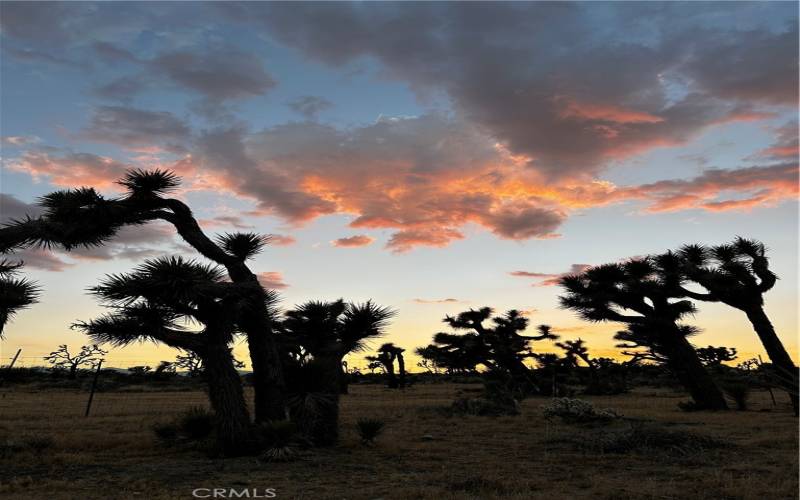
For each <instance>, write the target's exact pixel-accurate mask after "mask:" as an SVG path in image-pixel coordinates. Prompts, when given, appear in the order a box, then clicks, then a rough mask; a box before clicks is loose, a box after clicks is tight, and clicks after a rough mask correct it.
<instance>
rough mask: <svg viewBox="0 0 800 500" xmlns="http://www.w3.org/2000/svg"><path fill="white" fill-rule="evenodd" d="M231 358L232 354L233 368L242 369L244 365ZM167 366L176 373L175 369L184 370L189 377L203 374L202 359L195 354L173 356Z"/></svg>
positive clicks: (187, 353)
mask: <svg viewBox="0 0 800 500" xmlns="http://www.w3.org/2000/svg"><path fill="white" fill-rule="evenodd" d="M232 356H233V354H231V360H232V361H233V367H234V368H236V369H239V368H244V363H243V362H241V361H239V360H238V359H236V358H234V357H232ZM162 363H166V361H162ZM169 364H170V365H172V369H173V371H176V370H177V369H181V370H185V371H186V372H187V373H188V374H189V376H190V377H197V376H199V375H202V374H203V372H204V370H203V358H202V357H200V356H199V355H198V354H197V353H195V352H191V351H189V352H186V353H185V354H178V355H177V356H175V361H174V362H172V363H169Z"/></svg>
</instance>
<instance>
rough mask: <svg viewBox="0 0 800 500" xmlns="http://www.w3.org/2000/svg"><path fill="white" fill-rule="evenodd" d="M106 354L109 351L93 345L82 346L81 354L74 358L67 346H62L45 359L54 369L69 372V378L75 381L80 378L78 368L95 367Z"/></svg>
mask: <svg viewBox="0 0 800 500" xmlns="http://www.w3.org/2000/svg"><path fill="white" fill-rule="evenodd" d="M106 354H108V351H104V350H103V349H100V348H99V347H97V345H96V344H93V345H85V346H82V347H81V350H80V352H78V354H75V355H74V356H73V355H71V354H70V353H69V349H68V348H67V344H61V345H60V346H58V349H56V350H55V351H53V352H51V353H50V354H48V355H47V356H45V357H44V359H45V360H47V362H48V363H50V364H51V365H53V366H54V367H57V368H65V369H67V370H69V378H71V379H74V378H76V377H77V376H78V368H80V367H81V366H84V365H85V366H89V367H95V366H97V363H99V362H100V360H101V359H103V356H105V355H106Z"/></svg>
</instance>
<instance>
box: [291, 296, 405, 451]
mask: <svg viewBox="0 0 800 500" xmlns="http://www.w3.org/2000/svg"><path fill="white" fill-rule="evenodd" d="M392 316H394V311H392V310H391V309H389V308H386V307H381V306H378V305H377V304H375V303H373V302H372V301H367V302H365V303H363V304H355V303H346V302H344V301H343V300H341V299H340V300H337V301H333V302H321V301H309V302H306V303H304V304H301V305H299V306H297V307H296V308H295V309H293V310H290V311H287V312H286V313H285V319H284V320H283V322H282V325H281V326H282V334H283V342H282V343H283V345H284V348H285V350H286V351H287V352H288V353H289V354H290V355H291V358H290V360H289V361H288V364H290V365H294V366H293V369H294V370H295V372H296V373H297V374H298V377H297V380H289V382H290V386H295V387H294V390H293V391H292V392H293V393H294V394H293V397H292V398H291V402H292V404H290V409H291V411H292V412H293V413H294V414H295V415H294V417H293V418H294V419H295V420H299V421H300V422H299V424H300V427H301V428H302V429H303V430H304V431H306V432H307V433H308V434H309V435H310V436H311V438H312V439H313V440H314V442H315V443H316V444H320V445H330V444H333V443H335V442H336V440H337V438H338V418H339V417H338V415H339V395H340V394H341V393H346V392H347V379H346V375H345V373H344V370H343V366H342V361H343V359H344V357H345V356H346V355H347V354H349V353H353V352H359V351H362V350H364V349H365V348H366V346H367V343H368V341H369V340H370V339H374V338H377V337H380V336H382V335H384V333H385V330H386V327H387V326H388V323H389V320H390V319H391V318H392ZM298 382H299V383H298ZM301 396H302V401H297V400H298V399H299V398H300V397H301ZM309 407H313V411H312V410H310V409H309Z"/></svg>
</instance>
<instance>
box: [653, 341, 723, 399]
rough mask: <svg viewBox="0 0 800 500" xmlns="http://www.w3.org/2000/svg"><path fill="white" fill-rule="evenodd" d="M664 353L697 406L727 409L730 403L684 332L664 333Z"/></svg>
mask: <svg viewBox="0 0 800 500" xmlns="http://www.w3.org/2000/svg"><path fill="white" fill-rule="evenodd" d="M662 336H663V337H664V338H663V342H662V345H663V347H664V351H665V352H664V354H665V355H666V356H667V359H668V360H669V362H668V365H669V367H670V369H672V371H673V372H674V373H675V375H676V376H677V377H678V380H680V382H681V383H682V384H683V386H684V387H685V388H686V389H687V390H688V391H689V394H690V395H691V396H692V399H693V400H694V402H695V403H696V404H697V406H698V407H699V408H701V409H704V410H727V409H728V404H727V403H726V402H725V396H723V394H722V391H720V389H719V387H717V384H716V383H715V382H714V379H713V378H711V375H710V374H709V373H708V371H706V369H705V367H704V366H703V363H701V362H700V358H698V357H697V351H695V350H694V348H693V347H692V344H690V343H689V341H688V340H687V339H686V337H685V336H683V335H682V334H680V333H678V332H675V331H670V332H666V333H665V334H662Z"/></svg>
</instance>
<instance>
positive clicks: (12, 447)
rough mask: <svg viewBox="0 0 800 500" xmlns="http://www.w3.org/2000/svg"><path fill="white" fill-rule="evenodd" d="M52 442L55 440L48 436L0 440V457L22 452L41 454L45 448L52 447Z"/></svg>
mask: <svg viewBox="0 0 800 500" xmlns="http://www.w3.org/2000/svg"><path fill="white" fill-rule="evenodd" d="M54 444H55V441H53V438H52V437H50V436H22V437H19V438H7V439H5V440H3V441H0V457H2V458H9V457H12V456H14V455H16V454H18V453H23V452H31V453H34V454H36V455H41V454H42V453H43V452H44V451H45V450H47V449H50V448H52V447H53V445H54Z"/></svg>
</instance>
